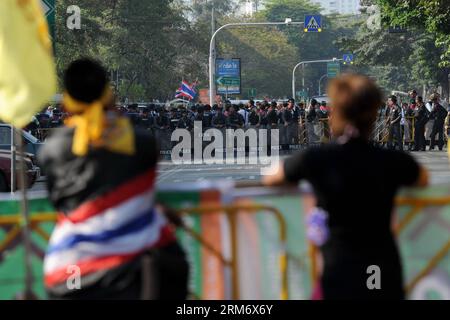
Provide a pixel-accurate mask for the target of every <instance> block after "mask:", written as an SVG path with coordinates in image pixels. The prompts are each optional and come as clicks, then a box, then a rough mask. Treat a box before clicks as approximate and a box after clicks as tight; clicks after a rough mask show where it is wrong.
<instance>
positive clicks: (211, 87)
mask: <svg viewBox="0 0 450 320" xmlns="http://www.w3.org/2000/svg"><path fill="white" fill-rule="evenodd" d="M276 25H304V22H303V21H302V22H293V21H292V20H291V19H286V21H285V22H237V23H228V24H225V25H223V26H221V27H220V28H218V29H217V30H216V31H215V32H214V34H213V35H212V37H211V41H210V43H209V103H210V105H211V106H212V105H213V104H214V94H215V83H214V69H215V57H214V54H213V52H214V45H215V41H214V40H215V38H216V36H217V34H218V33H219V32H220V31H221V30H223V29H225V28H229V27H247V26H248V27H259V26H276Z"/></svg>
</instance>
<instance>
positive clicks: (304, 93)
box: [296, 90, 308, 99]
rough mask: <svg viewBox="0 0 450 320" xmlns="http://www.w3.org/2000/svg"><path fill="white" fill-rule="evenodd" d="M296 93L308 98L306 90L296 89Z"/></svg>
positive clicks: (298, 95)
mask: <svg viewBox="0 0 450 320" xmlns="http://www.w3.org/2000/svg"><path fill="white" fill-rule="evenodd" d="M296 95H297V97H300V98H304V99H308V92H307V91H306V90H302V91H297V92H296Z"/></svg>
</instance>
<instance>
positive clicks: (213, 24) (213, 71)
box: [209, 1, 216, 107]
mask: <svg viewBox="0 0 450 320" xmlns="http://www.w3.org/2000/svg"><path fill="white" fill-rule="evenodd" d="M215 32H216V17H215V10H214V1H212V8H211V38H213V40H212V44H211V48H212V51H211V58H212V59H213V61H216V40H215V39H214V33H215ZM210 67H211V66H210ZM210 73H211V74H212V79H213V81H215V79H216V66H215V64H214V66H213V68H212V69H211V70H210ZM214 88H215V86H213V85H211V84H210V85H209V91H210V92H209V96H210V97H215V96H216V93H215V92H213V90H214ZM210 103H211V107H212V106H213V104H214V101H210Z"/></svg>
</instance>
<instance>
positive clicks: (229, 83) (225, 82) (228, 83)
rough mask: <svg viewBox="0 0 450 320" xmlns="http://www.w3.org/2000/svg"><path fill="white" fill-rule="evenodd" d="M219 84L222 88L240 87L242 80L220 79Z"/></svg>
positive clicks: (218, 79)
mask: <svg viewBox="0 0 450 320" xmlns="http://www.w3.org/2000/svg"><path fill="white" fill-rule="evenodd" d="M217 84H218V85H221V86H239V85H240V79H239V78H234V77H225V76H224V77H219V78H217Z"/></svg>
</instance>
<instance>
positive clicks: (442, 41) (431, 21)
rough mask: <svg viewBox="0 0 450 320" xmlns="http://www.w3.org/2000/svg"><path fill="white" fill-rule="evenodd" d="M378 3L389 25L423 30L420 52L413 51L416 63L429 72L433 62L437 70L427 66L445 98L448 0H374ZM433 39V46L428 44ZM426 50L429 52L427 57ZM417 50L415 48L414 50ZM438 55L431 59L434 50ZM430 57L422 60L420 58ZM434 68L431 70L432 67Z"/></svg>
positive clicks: (449, 63)
mask: <svg viewBox="0 0 450 320" xmlns="http://www.w3.org/2000/svg"><path fill="white" fill-rule="evenodd" d="M376 2H377V4H379V5H380V7H381V11H382V16H383V21H384V22H385V23H386V24H388V25H391V26H394V25H397V26H402V27H408V28H411V29H412V30H414V32H420V31H421V30H423V31H426V33H427V34H428V37H427V39H425V40H423V42H422V44H424V45H425V47H424V46H422V50H420V49H419V50H418V51H419V52H421V53H422V55H421V56H418V55H417V54H416V58H419V59H418V61H419V63H420V65H422V66H423V67H425V68H426V69H425V70H426V71H425V72H427V73H429V72H430V67H429V66H430V65H431V63H433V64H435V63H437V64H438V65H439V70H435V69H434V68H431V69H432V70H431V71H432V73H433V74H434V75H435V76H436V77H437V80H438V82H439V84H440V85H441V87H442V90H443V95H444V96H445V97H446V98H449V73H450V68H449V67H450V2H449V1H448V0H433V1H430V0H404V1H395V0H376ZM430 39H433V41H434V44H435V46H434V47H432V45H430ZM430 50H431V52H433V54H432V56H431V57H430ZM416 53H417V52H416ZM434 53H436V54H438V59H435V58H436V57H435V54H434ZM421 58H429V59H430V60H431V61H430V62H428V63H426V62H424V59H421ZM433 69H434V70H433Z"/></svg>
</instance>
